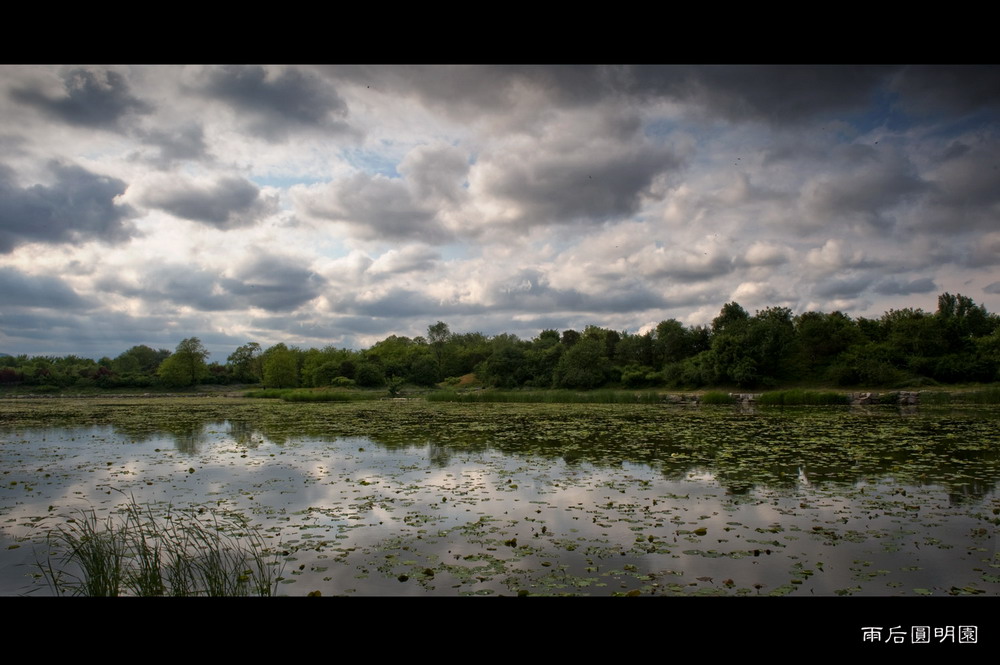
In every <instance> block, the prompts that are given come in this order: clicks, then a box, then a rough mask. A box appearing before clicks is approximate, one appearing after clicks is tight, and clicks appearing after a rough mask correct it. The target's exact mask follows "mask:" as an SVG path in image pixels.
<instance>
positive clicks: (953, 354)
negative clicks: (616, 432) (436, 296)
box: [0, 293, 1000, 390]
mask: <svg viewBox="0 0 1000 665" xmlns="http://www.w3.org/2000/svg"><path fill="white" fill-rule="evenodd" d="M208 355H209V354H208V351H207V350H206V349H205V347H204V346H203V345H202V343H201V341H200V340H199V339H198V338H196V337H192V338H188V339H185V340H182V341H181V342H180V344H178V345H177V348H176V349H175V350H174V351H173V352H170V351H168V350H165V349H159V350H154V349H152V348H150V347H148V346H144V345H139V346H134V347H132V348H130V349H128V350H127V351H125V352H124V353H122V354H121V355H119V356H118V357H116V358H101V359H100V360H96V361H95V360H91V359H85V358H79V357H77V356H73V355H70V356H66V357H63V358H56V357H49V356H35V357H30V358H29V357H28V356H24V355H22V356H16V357H15V356H5V357H0V386H12V385H26V386H37V387H38V388H39V389H45V388H49V389H52V390H56V389H61V388H66V387H77V388H80V387H89V386H95V387H101V388H118V387H148V386H166V387H171V388H183V387H188V386H192V385H196V384H222V385H225V384H262V385H264V386H265V387H269V388H295V387H324V386H343V387H347V386H360V387H385V386H386V385H389V386H390V388H391V387H393V386H396V387H398V386H399V385H401V384H412V385H417V386H434V385H437V384H440V383H442V382H445V383H446V384H451V385H454V384H457V383H458V382H459V377H462V376H464V375H468V374H473V373H474V374H475V375H476V378H478V379H479V380H480V381H481V382H482V383H485V384H486V385H490V386H495V387H499V388H521V387H530V388H567V389H590V388H599V387H605V386H621V387H624V388H630V389H632V388H655V387H663V388H679V389H695V388H702V387H710V386H727V385H728V386H735V387H738V388H746V389H753V388H766V387H769V386H774V385H778V384H782V383H788V382H803V383H809V382H813V383H822V384H833V385H839V386H845V387H846V386H873V387H874V386H893V385H897V384H898V385H903V384H909V385H912V384H914V383H917V384H920V383H956V382H992V381H996V380H998V379H1000V317H998V316H997V315H996V314H991V313H988V312H987V311H986V309H985V307H983V306H982V305H978V304H976V303H975V302H974V301H973V300H972V299H971V298H968V297H966V296H963V295H961V294H958V295H952V294H950V293H944V294H942V295H940V296H939V297H938V307H937V311H935V312H934V313H929V312H924V311H923V310H921V309H912V308H906V309H900V310H889V311H888V312H886V313H885V314H884V315H883V316H882V317H881V318H878V319H868V318H864V317H859V318H856V319H855V318H851V317H850V316H847V315H845V314H843V313H841V312H833V313H829V314H827V313H823V312H806V313H804V314H799V315H793V314H792V311H791V310H790V309H788V308H786V307H768V308H766V309H763V310H759V311H757V312H755V313H754V314H753V315H750V314H749V313H748V312H747V311H746V310H745V309H743V307H741V306H740V305H739V304H738V303H735V302H731V303H727V304H726V305H725V306H723V308H722V310H721V311H720V312H719V315H718V316H717V317H716V318H715V319H714V320H713V321H712V323H711V325H709V326H690V327H689V326H685V325H683V324H681V323H680V322H678V321H676V320H674V319H668V320H666V321H661V322H660V323H659V324H658V325H657V326H656V327H655V328H654V329H652V330H649V331H647V332H645V333H642V334H639V333H629V332H628V331H621V332H618V331H615V330H611V329H608V328H601V327H598V326H594V325H590V326H587V327H586V328H585V329H584V330H583V331H576V330H564V331H562V332H560V331H557V330H543V331H542V332H541V333H540V334H539V335H538V336H537V337H535V338H533V339H531V340H523V339H520V338H518V337H517V336H516V335H512V334H509V333H503V334H499V335H494V336H486V335H484V334H482V333H479V332H471V333H453V332H451V330H450V328H449V327H448V325H447V324H446V323H443V322H441V321H438V322H437V323H435V324H433V325H431V326H428V329H427V335H426V336H418V337H414V338H409V337H403V336H397V335H392V336H389V337H387V338H386V339H384V340H382V341H380V342H377V343H376V344H374V345H373V346H371V347H370V348H368V349H365V350H351V349H343V348H335V347H333V346H327V347H324V348H322V349H315V348H310V349H307V350H306V349H301V348H298V347H295V346H287V345H286V344H284V343H279V344H275V345H273V346H270V347H268V348H266V349H265V348H262V347H261V345H260V344H258V343H257V342H248V343H247V344H244V345H243V346H240V347H239V348H237V349H236V350H235V351H233V353H232V354H230V355H229V357H228V358H227V361H226V363H225V364H221V363H208V362H207V358H208Z"/></svg>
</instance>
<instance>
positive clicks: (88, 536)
mask: <svg viewBox="0 0 1000 665" xmlns="http://www.w3.org/2000/svg"><path fill="white" fill-rule="evenodd" d="M47 546H48V547H47V550H48V553H47V556H46V558H45V560H44V561H39V562H38V564H37V566H38V569H39V571H40V572H41V575H42V578H43V579H44V580H45V582H46V583H47V584H48V586H49V588H50V589H51V590H52V591H53V592H54V593H55V594H56V595H57V596H62V595H72V596H121V595H129V596H226V597H229V596H272V595H274V594H275V592H276V591H277V584H278V582H279V581H280V579H281V569H282V567H283V566H282V565H281V564H279V561H278V555H277V554H269V553H268V550H267V548H265V546H264V542H263V538H262V537H261V535H260V534H259V533H258V532H257V531H256V530H254V529H251V528H248V527H247V524H246V522H245V521H244V520H242V519H240V518H238V517H233V516H225V517H220V516H218V515H215V514H213V515H211V516H210V517H209V518H207V519H205V518H201V517H199V516H198V515H197V514H195V513H193V512H192V513H190V514H183V513H171V512H168V513H167V514H166V515H165V516H163V517H162V518H157V517H156V516H155V515H154V513H153V511H152V509H151V508H150V507H148V506H147V507H146V508H145V509H144V508H143V507H141V506H139V505H138V504H137V503H136V502H135V500H134V499H132V500H131V502H130V503H129V504H128V505H127V506H126V508H125V509H124V511H123V512H122V513H121V514H119V515H118V516H117V518H116V517H115V516H112V515H109V516H108V517H107V519H106V520H103V521H102V520H99V519H98V517H97V514H96V513H95V512H94V510H93V509H91V510H89V511H88V510H83V511H81V512H80V515H79V517H78V518H75V519H71V520H70V521H69V522H68V523H67V524H65V525H63V526H61V527H59V528H57V529H55V530H54V531H52V532H50V533H49V536H48V540H47Z"/></svg>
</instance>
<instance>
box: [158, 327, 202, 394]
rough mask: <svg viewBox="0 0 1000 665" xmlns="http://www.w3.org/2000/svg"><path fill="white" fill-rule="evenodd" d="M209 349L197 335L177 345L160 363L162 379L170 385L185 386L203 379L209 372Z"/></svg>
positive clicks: (159, 372) (159, 371)
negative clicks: (207, 363) (206, 361)
mask: <svg viewBox="0 0 1000 665" xmlns="http://www.w3.org/2000/svg"><path fill="white" fill-rule="evenodd" d="M207 358H208V350H207V349H206V348H205V347H204V346H202V344H201V340H200V339H198V338H197V337H189V338H188V339H185V340H183V341H181V343H180V344H178V345H177V350H176V351H174V353H173V354H172V355H171V356H170V357H169V358H167V359H166V360H164V361H163V362H162V363H160V367H159V370H158V372H157V373H158V374H159V376H160V380H162V381H163V382H164V383H166V384H167V385H169V386H173V387H177V388H183V387H185V386H191V385H194V384H196V383H198V382H199V381H201V380H202V379H203V378H204V377H205V376H206V375H207V374H208V365H206V364H205V360H206V359H207Z"/></svg>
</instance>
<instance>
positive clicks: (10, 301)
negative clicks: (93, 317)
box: [0, 267, 87, 309]
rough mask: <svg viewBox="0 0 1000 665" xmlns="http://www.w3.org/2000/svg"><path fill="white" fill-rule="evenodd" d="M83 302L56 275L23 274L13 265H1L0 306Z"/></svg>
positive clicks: (71, 305)
mask: <svg viewBox="0 0 1000 665" xmlns="http://www.w3.org/2000/svg"><path fill="white" fill-rule="evenodd" d="M86 306H87V303H86V302H85V301H84V300H83V298H81V297H80V296H79V295H77V293H76V291H74V290H73V289H72V288H70V287H69V286H68V285H67V284H66V283H65V282H63V281H62V280H61V279H59V278H58V277H48V276H44V275H26V274H24V273H22V272H21V271H19V270H17V269H15V268H10V267H3V268H0V307H57V308H59V309H77V308H81V307H86Z"/></svg>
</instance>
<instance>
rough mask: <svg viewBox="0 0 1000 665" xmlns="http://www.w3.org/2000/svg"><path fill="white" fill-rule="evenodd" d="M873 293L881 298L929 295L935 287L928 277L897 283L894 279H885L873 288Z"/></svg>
mask: <svg viewBox="0 0 1000 665" xmlns="http://www.w3.org/2000/svg"><path fill="white" fill-rule="evenodd" d="M872 290H873V291H874V292H875V293H878V294H879V295H883V296H896V295H899V296H908V295H910V294H911V293H930V292H931V291H936V290H937V285H936V284H935V283H934V280H933V279H931V278H930V277H920V278H918V279H914V280H911V281H909V282H897V281H896V280H894V279H886V280H883V281H881V282H879V283H878V284H876V285H875V286H874V287H872Z"/></svg>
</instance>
